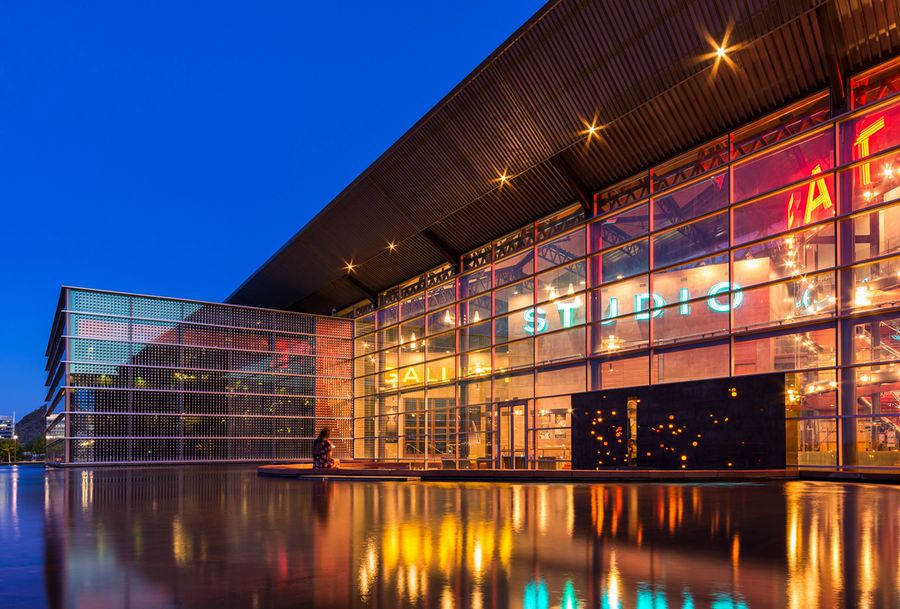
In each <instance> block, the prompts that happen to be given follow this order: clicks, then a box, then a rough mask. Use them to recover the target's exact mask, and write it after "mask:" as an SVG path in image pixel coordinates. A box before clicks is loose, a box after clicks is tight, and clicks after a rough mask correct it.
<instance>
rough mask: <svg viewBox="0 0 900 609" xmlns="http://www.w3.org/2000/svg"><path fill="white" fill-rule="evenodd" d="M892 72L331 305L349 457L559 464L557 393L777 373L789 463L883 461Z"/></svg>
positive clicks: (564, 461)
mask: <svg viewBox="0 0 900 609" xmlns="http://www.w3.org/2000/svg"><path fill="white" fill-rule="evenodd" d="M898 73H900V63H898V62H896V61H895V62H894V63H893V64H892V65H888V66H879V67H878V68H876V69H875V70H873V71H871V72H869V73H866V74H863V75H860V76H858V77H857V78H855V79H853V80H852V85H851V89H852V90H851V96H850V99H851V100H852V103H853V105H854V107H853V108H852V109H851V110H850V111H849V112H848V113H845V114H843V115H841V116H837V117H834V116H831V111H830V108H831V105H830V100H829V98H828V94H827V93H822V94H817V95H814V96H812V97H810V98H809V99H806V100H803V101H801V102H799V103H797V104H794V105H793V106H791V107H790V108H787V109H785V110H783V111H781V112H779V113H777V114H775V115H772V116H769V117H765V118H763V119H761V120H759V121H757V122H755V123H753V124H750V125H747V126H745V127H742V128H740V129H738V130H735V131H733V132H731V133H728V134H726V135H725V136H723V137H722V138H720V139H718V140H716V141H714V142H710V143H708V144H706V145H704V146H702V147H700V148H698V149H696V150H692V151H690V152H688V153H686V154H683V155H681V156H679V157H677V158H674V159H671V160H669V161H667V162H665V163H662V164H660V165H658V166H655V167H652V168H648V170H647V171H645V172H643V173H642V174H640V175H637V176H635V177H633V178H631V179H629V180H626V181H624V182H622V183H620V184H618V185H616V186H614V187H612V188H609V189H607V190H604V191H603V192H600V193H598V194H597V195H596V196H595V201H594V205H595V208H594V210H593V211H594V213H593V214H592V217H591V218H586V217H585V214H584V212H583V210H582V208H581V207H580V206H575V207H571V208H567V209H564V210H562V211H561V212H559V213H558V214H556V215H554V216H552V217H550V218H547V219H544V220H541V221H539V222H536V223H533V224H530V225H528V226H526V227H524V228H522V229H521V230H518V231H516V232H515V233H513V234H510V235H507V236H505V237H503V238H500V239H497V240H496V241H494V242H493V243H491V244H487V245H485V246H483V247H481V248H479V249H478V250H476V251H474V252H471V253H469V254H467V255H465V256H463V258H462V260H461V261H460V266H459V269H458V271H459V272H456V271H457V269H451V268H450V267H449V266H448V267H444V268H439V269H436V270H434V271H432V272H429V273H426V274H424V275H423V276H421V277H418V278H415V279H413V280H411V281H410V282H408V283H407V284H404V285H401V286H398V287H397V288H394V289H392V290H388V291H387V292H384V293H382V294H381V295H380V297H379V303H378V306H377V307H373V306H371V305H358V306H356V307H354V308H353V309H352V310H351V311H348V313H349V314H350V315H351V316H352V317H353V318H354V320H355V330H354V365H353V370H354V392H353V394H354V404H353V438H354V447H353V450H354V454H355V456H356V457H357V458H377V459H384V460H407V461H408V460H413V461H422V462H423V463H431V462H434V463H442V464H444V465H446V466H448V467H463V468H465V467H473V468H474V467H497V466H501V467H517V468H518V467H526V468H552V469H555V468H566V467H568V466H569V463H570V460H571V450H570V448H571V442H570V437H569V427H570V396H571V394H573V393H577V392H583V391H588V390H601V389H607V388H618V387H630V386H642V385H648V384H662V383H670V382H677V381H687V380H692V379H701V378H716V377H728V376H739V375H747V374H757V373H765V372H783V373H784V374H785V375H786V379H787V386H788V391H787V396H786V403H785V408H786V415H787V419H788V423H787V438H788V439H787V447H786V451H787V457H788V462H789V463H792V464H796V465H800V466H804V467H837V466H845V467H900V450H898V449H900V433H898V432H900V393H898V391H900V96H898V95H896V94H895V93H894V89H893V88H891V87H885V86H880V85H879V83H883V82H886V79H887V80H891V78H894V79H895V77H896V75H897V74H898ZM886 74H887V76H886ZM891 82H893V80H891Z"/></svg>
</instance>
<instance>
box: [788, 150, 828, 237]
mask: <svg viewBox="0 0 900 609" xmlns="http://www.w3.org/2000/svg"><path fill="white" fill-rule="evenodd" d="M821 173H822V166H821V165H816V166H815V167H813V170H812V172H810V175H814V176H816V175H819V174H821ZM832 205H833V203H832V201H831V193H830V192H828V184H826V183H825V178H819V179H817V180H815V181H813V182H810V183H809V186H808V187H807V191H806V201H805V202H804V201H803V199H800V200H798V201H797V203H796V204H795V203H794V193H791V198H790V200H789V201H788V204H787V227H788V228H793V227H794V224H795V222H794V220H795V218H798V217H799V216H800V215H801V214H802V215H803V224H809V223H810V222H811V221H812V219H813V212H814V211H816V209H818V208H820V207H821V208H822V209H830V208H831V207H832ZM796 224H797V225H798V226H799V225H800V223H799V222H796Z"/></svg>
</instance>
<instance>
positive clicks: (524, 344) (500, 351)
mask: <svg viewBox="0 0 900 609" xmlns="http://www.w3.org/2000/svg"><path fill="white" fill-rule="evenodd" d="M533 365H534V339H531V338H529V339H527V340H519V341H516V342H514V343H508V344H505V345H501V346H499V347H494V367H495V368H496V370H497V372H506V371H507V370H515V369H517V368H525V367H531V366H533Z"/></svg>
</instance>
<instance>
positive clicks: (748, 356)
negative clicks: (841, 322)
mask: <svg viewBox="0 0 900 609" xmlns="http://www.w3.org/2000/svg"><path fill="white" fill-rule="evenodd" d="M733 353H734V373H735V374H736V375H738V374H762V373H764V372H775V371H779V370H798V369H802V368H825V367H828V366H834V365H835V363H836V362H837V354H836V334H835V329H834V328H833V327H830V328H819V329H814V330H806V331H802V332H791V333H788V334H777V335H772V336H748V337H742V338H738V339H735V341H734V352H733Z"/></svg>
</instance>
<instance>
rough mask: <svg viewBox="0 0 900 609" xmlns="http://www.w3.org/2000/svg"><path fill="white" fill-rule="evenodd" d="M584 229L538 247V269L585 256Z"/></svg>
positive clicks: (541, 269)
mask: <svg viewBox="0 0 900 609" xmlns="http://www.w3.org/2000/svg"><path fill="white" fill-rule="evenodd" d="M584 249H585V243H584V229H583V228H581V229H578V230H576V231H573V232H571V233H569V234H567V235H564V236H562V237H559V238H558V239H554V240H553V241H548V242H546V243H542V244H540V245H538V247H537V270H538V272H540V271H543V270H545V269H549V268H552V267H554V266H559V265H560V264H566V263H567V262H572V261H573V260H576V259H578V258H583V257H584V254H585V251H584Z"/></svg>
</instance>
